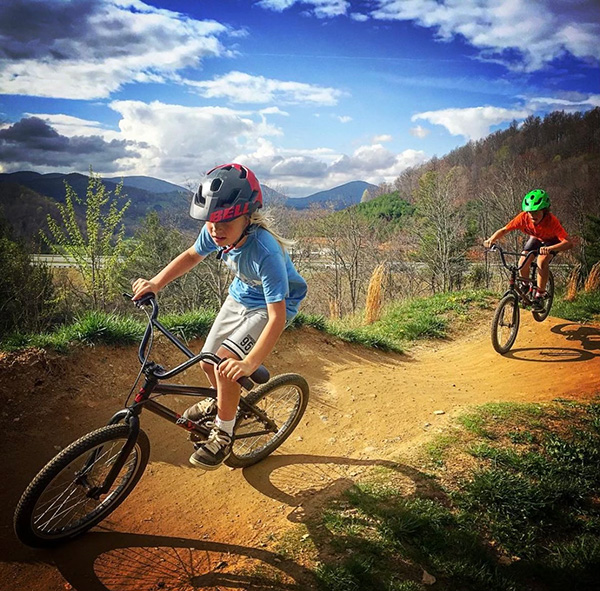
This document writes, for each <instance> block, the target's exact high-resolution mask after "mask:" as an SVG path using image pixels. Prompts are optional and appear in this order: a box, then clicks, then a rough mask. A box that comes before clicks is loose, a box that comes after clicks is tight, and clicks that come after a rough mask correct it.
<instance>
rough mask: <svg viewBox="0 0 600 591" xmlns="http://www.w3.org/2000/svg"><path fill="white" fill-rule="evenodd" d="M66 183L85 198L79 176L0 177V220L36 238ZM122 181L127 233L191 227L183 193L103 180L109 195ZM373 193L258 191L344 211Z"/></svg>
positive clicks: (151, 182) (138, 179)
mask: <svg viewBox="0 0 600 591" xmlns="http://www.w3.org/2000/svg"><path fill="white" fill-rule="evenodd" d="M65 181H66V182H67V183H68V184H69V186H71V187H72V188H73V190H74V191H75V193H76V194H77V195H78V196H79V197H85V194H86V190H87V185H88V177H87V176H86V175H83V174H79V173H70V174H62V173H48V174H40V173H37V172H32V171H20V172H13V173H2V174H0V214H1V215H2V216H3V217H5V218H6V219H7V220H8V221H9V223H10V224H11V225H12V226H13V227H14V228H15V231H16V233H17V234H18V235H21V236H24V237H27V236H31V235H32V232H33V233H35V232H37V230H38V229H40V228H44V227H45V226H46V216H47V214H49V213H50V214H52V215H53V217H56V214H57V209H56V202H58V203H64V202H65ZM121 181H122V182H123V187H124V190H123V193H125V194H126V196H127V198H128V199H129V200H131V205H130V206H129V208H128V210H127V212H126V217H125V220H124V221H125V224H126V227H127V228H128V231H129V232H131V231H132V230H133V229H135V228H136V227H137V226H138V225H139V223H140V222H141V220H142V219H143V218H144V217H145V216H146V215H147V214H148V212H150V211H157V212H159V214H161V215H167V216H168V217H169V218H170V219H171V220H172V221H173V222H174V223H176V224H177V225H178V226H180V227H181V228H182V229H183V228H190V229H191V228H192V227H196V223H195V222H194V221H193V220H191V218H189V216H188V215H187V214H188V204H189V201H190V198H191V192H190V191H189V190H188V189H186V188H184V187H181V186H179V185H175V184H173V183H169V182H166V181H163V180H160V179H156V178H152V177H146V176H127V177H123V178H119V177H113V178H103V179H102V182H103V183H104V185H105V186H106V188H107V189H108V190H109V191H114V190H115V188H116V187H117V185H118V184H119V183H120V182H121ZM376 188H377V187H376V185H372V184H370V183H366V182H364V181H353V182H350V183H346V184H344V185H340V186H339V187H334V188H333V189H329V190H327V191H319V192H318V193H314V194H312V195H309V196H307V197H286V196H284V195H282V194H281V193H278V192H277V191H274V190H273V189H271V188H270V187H268V186H267V185H263V191H264V195H265V201H266V202H267V203H268V202H269V201H272V202H277V203H280V204H282V205H285V206H287V207H292V208H294V209H300V210H304V209H308V208H310V207H313V206H321V207H323V206H331V207H333V208H334V209H343V208H345V207H349V206H350V205H354V204H356V203H359V202H360V200H361V197H362V195H363V193H364V191H365V189H367V190H369V191H372V190H374V189H376ZM77 209H79V211H78V212H77V213H78V214H83V208H82V207H81V206H77V207H76V210H77Z"/></svg>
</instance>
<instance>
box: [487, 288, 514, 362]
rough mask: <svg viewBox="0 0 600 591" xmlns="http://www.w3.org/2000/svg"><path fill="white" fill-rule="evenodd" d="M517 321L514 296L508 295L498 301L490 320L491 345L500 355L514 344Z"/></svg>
mask: <svg viewBox="0 0 600 591" xmlns="http://www.w3.org/2000/svg"><path fill="white" fill-rule="evenodd" d="M519 321H520V312H519V301H518V300H517V296H516V295H514V294H512V293H509V294H507V295H505V296H504V297H503V298H502V299H501V300H500V303H499V304H498V307H497V308H496V312H495V314H494V319H493V320H492V345H493V347H494V349H495V350H496V351H497V352H498V353H500V354H501V355H504V353H507V352H508V351H509V350H510V348H511V347H512V346H513V345H514V344H515V340H516V338H517V333H518V332H519Z"/></svg>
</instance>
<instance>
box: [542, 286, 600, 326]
mask: <svg viewBox="0 0 600 591" xmlns="http://www.w3.org/2000/svg"><path fill="white" fill-rule="evenodd" d="M551 314H552V316H556V317H558V318H564V319H565V320H571V321H573V322H592V321H599V320H600V291H594V292H590V293H586V292H580V293H578V294H577V297H576V298H575V300H573V301H572V302H567V301H565V300H564V299H562V298H556V299H555V300H554V303H553V304H552V311H551Z"/></svg>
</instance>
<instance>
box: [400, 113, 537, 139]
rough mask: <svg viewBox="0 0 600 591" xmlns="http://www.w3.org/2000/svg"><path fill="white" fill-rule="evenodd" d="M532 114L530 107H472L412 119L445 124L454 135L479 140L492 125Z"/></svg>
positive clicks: (427, 114) (425, 114) (417, 115)
mask: <svg viewBox="0 0 600 591" xmlns="http://www.w3.org/2000/svg"><path fill="white" fill-rule="evenodd" d="M530 114H531V112H530V111H529V110H528V109H503V108H500V107H472V108H467V109H441V110H439V111H426V112H424V113H417V114H416V115H413V116H412V118H411V120H412V121H416V120H418V119H424V120H425V121H429V122H430V123H433V124H435V125H443V126H444V127H445V128H446V129H447V130H448V131H449V132H450V133H451V134H452V135H462V136H464V137H465V138H466V139H469V140H478V139H481V138H483V137H485V136H486V135H488V134H489V133H490V127H491V126H492V125H498V124H500V123H503V122H505V121H512V120H514V119H524V118H525V117H527V116H528V115H530Z"/></svg>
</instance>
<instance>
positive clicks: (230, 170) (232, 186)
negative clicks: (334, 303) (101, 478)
mask: <svg viewBox="0 0 600 591" xmlns="http://www.w3.org/2000/svg"><path fill="white" fill-rule="evenodd" d="M261 207H262V191H261V188H260V184H259V182H258V180H257V179H256V176H255V175H254V173H253V172H252V171H251V170H250V169H249V168H246V167H245V166H241V165H239V164H224V165H222V166H218V167H216V168H214V169H213V170H211V171H209V172H208V173H207V174H206V175H205V177H204V178H203V179H202V181H201V183H200V186H199V187H198V190H197V191H196V193H195V195H194V198H193V199H192V203H191V206H190V215H191V216H192V217H193V218H195V219H198V220H202V221H204V222H206V223H205V224H204V226H203V227H202V229H201V231H200V234H199V236H198V238H197V240H196V242H195V243H194V245H193V246H191V247H190V248H189V249H187V250H186V251H184V252H182V253H181V254H180V255H179V256H177V257H176V258H175V259H173V260H172V261H171V262H170V263H169V264H168V265H167V266H166V267H165V268H164V269H162V271H160V272H159V273H158V274H157V275H156V276H155V277H153V278H152V279H150V280H147V279H142V278H140V279H137V280H136V281H135V282H134V283H133V292H134V295H133V299H134V300H135V299H139V298H140V297H141V296H142V295H143V294H144V293H147V292H154V293H158V292H159V291H160V290H161V289H163V288H164V287H165V286H166V285H167V284H169V283H170V282H171V281H173V280H174V279H177V278H178V277H180V276H181V275H183V274H185V273H187V272H188V271H189V270H190V269H192V268H193V267H195V266H196V265H197V264H198V263H199V262H200V261H202V260H203V259H204V258H205V257H206V256H207V255H209V254H210V253H212V252H215V251H217V256H218V257H220V258H221V259H222V260H223V262H224V263H225V264H226V265H227V266H228V267H229V268H230V269H231V270H232V271H233V273H234V274H235V278H234V280H233V281H232V283H231V285H230V286H229V295H228V297H227V299H226V300H225V302H224V303H223V306H222V307H221V310H220V311H219V313H218V315H217V317H216V319H215V322H214V324H213V326H212V328H211V330H210V332H209V334H208V336H207V337H206V342H205V344H204V347H203V348H202V351H203V352H210V353H215V354H216V355H218V356H219V357H221V358H222V359H223V361H222V362H221V363H220V364H219V365H218V366H217V367H215V366H214V365H213V364H211V363H210V362H206V361H203V362H201V365H202V369H203V370H204V372H205V373H206V375H207V377H208V379H209V381H210V383H211V384H212V385H213V387H215V388H216V389H217V405H216V406H217V408H215V405H214V403H213V401H212V400H209V399H207V400H205V401H203V402H200V403H198V404H195V405H194V406H192V407H190V408H188V409H187V410H186V412H185V413H184V416H185V417H186V418H188V419H190V420H200V419H201V418H205V417H207V416H208V417H210V418H211V419H212V418H213V417H214V423H212V430H211V433H210V436H209V438H208V440H207V442H206V443H205V444H203V445H202V446H200V447H199V448H198V449H197V450H196V451H195V452H194V453H193V454H192V456H191V457H190V462H191V463H192V464H193V465H194V466H199V467H202V468H204V469H207V470H212V469H215V468H218V467H219V466H220V465H221V464H222V463H223V461H224V460H226V459H227V457H228V456H229V454H230V453H231V446H232V439H233V427H234V424H235V417H236V413H237V408H238V403H239V399H240V394H241V389H240V385H239V384H238V382H237V380H238V379H239V378H241V377H242V376H249V375H251V374H252V373H253V372H254V371H255V370H256V369H257V368H258V367H259V366H260V365H261V364H262V363H263V361H264V360H265V358H266V357H267V355H268V354H269V353H270V352H271V350H272V349H273V347H274V346H275V343H276V342H277V340H278V339H279V337H280V335H281V333H282V332H283V330H284V328H285V326H286V324H287V323H289V322H290V321H291V320H292V319H293V318H294V316H295V315H296V314H297V312H298V306H299V304H300V302H301V301H302V300H303V299H304V297H305V295H306V282H305V281H304V279H303V278H302V277H301V276H300V275H299V274H298V272H297V271H296V269H295V268H294V265H293V264H292V261H291V260H290V256H289V254H288V252H287V250H286V247H287V246H289V245H290V244H291V242H290V241H287V240H285V239H283V238H282V237H280V236H278V235H277V234H276V233H275V232H274V231H273V230H272V229H270V228H269V227H268V223H267V221H266V218H265V217H264V216H263V215H262V214H261V213H260V212H259V211H258V210H259V209H260V208H261Z"/></svg>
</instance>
